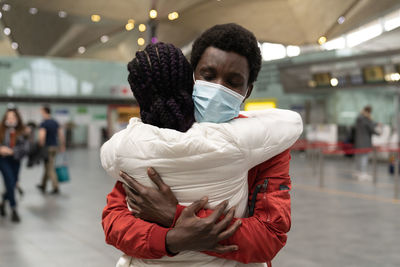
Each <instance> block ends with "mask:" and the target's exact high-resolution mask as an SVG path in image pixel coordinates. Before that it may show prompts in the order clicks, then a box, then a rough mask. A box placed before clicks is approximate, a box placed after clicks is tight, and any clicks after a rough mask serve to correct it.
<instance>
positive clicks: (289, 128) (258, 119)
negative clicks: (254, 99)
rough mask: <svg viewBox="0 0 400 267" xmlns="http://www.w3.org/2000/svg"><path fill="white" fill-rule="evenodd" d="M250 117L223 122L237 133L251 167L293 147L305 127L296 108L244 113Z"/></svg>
mask: <svg viewBox="0 0 400 267" xmlns="http://www.w3.org/2000/svg"><path fill="white" fill-rule="evenodd" d="M243 114H244V115H245V116H248V117H247V118H241V119H235V120H232V121H231V122H229V123H224V124H221V127H224V128H225V129H226V132H228V133H229V134H230V135H232V136H233V138H234V140H235V142H236V144H237V146H238V148H240V149H241V151H242V152H243V154H244V156H243V158H244V159H245V160H246V162H247V164H248V165H247V166H246V167H247V169H251V168H253V167H254V166H256V165H258V164H260V163H262V162H264V161H266V160H268V159H270V158H272V157H274V156H276V155H278V154H279V153H282V152H283V151H285V150H286V149H288V148H289V147H291V146H292V145H293V144H294V143H295V142H296V140H297V139H298V138H299V136H300V135H301V133H302V131H303V123H302V119H301V117H300V115H299V114H298V113H296V112H293V111H290V110H283V109H268V110H262V111H252V112H245V113H243Z"/></svg>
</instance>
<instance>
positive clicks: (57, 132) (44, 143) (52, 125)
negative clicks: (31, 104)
mask: <svg viewBox="0 0 400 267" xmlns="http://www.w3.org/2000/svg"><path fill="white" fill-rule="evenodd" d="M41 113H42V117H43V122H42V123H41V124H40V126H39V145H40V146H41V147H43V148H44V149H45V154H46V157H45V160H44V174H43V178H42V182H41V183H40V184H39V185H37V187H38V189H39V190H40V191H41V192H42V193H45V192H46V185H47V181H48V180H49V179H50V180H51V182H52V184H53V191H52V192H51V194H59V193H60V189H59V186H58V178H57V174H56V171H55V159H56V155H57V152H64V151H65V138H64V132H63V130H62V128H61V127H60V125H59V124H58V122H57V121H56V120H54V119H53V118H52V117H51V109H50V107H47V106H44V107H42V108H41Z"/></svg>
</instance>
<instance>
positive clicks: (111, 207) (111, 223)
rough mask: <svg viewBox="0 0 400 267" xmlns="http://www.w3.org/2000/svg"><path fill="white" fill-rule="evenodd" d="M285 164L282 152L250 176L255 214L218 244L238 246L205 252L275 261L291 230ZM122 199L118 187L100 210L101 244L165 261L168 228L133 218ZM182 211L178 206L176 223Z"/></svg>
mask: <svg viewBox="0 0 400 267" xmlns="http://www.w3.org/2000/svg"><path fill="white" fill-rule="evenodd" d="M289 161H290V152H289V150H286V151H284V152H282V153H281V154H279V155H277V156H275V157H273V158H272V159H270V160H268V161H266V162H264V163H262V164H260V165H258V166H256V167H254V168H252V169H251V170H250V171H249V175H248V186H249V192H250V194H249V205H250V204H251V203H252V198H253V194H254V191H256V200H255V206H254V214H253V215H252V216H249V217H248V218H241V220H242V225H241V227H240V228H239V229H238V230H237V231H236V232H235V234H234V235H233V236H232V237H230V238H229V239H227V240H224V241H223V244H236V245H238V246H239V250H238V251H235V252H230V253H225V254H217V253H213V252H205V253H207V254H209V255H213V256H216V257H219V258H226V259H230V260H235V261H239V262H243V263H249V262H270V261H271V260H272V259H273V258H274V256H275V255H276V254H277V253H278V251H279V250H280V249H281V248H282V247H283V246H284V245H285V244H286V239H287V236H286V233H287V232H288V231H289V230H290V223H291V220H290V195H289V191H290V188H291V183H290V177H289ZM266 181H267V182H266ZM125 197H126V195H125V191H124V189H123V188H122V184H121V183H120V182H117V183H116V185H115V187H114V188H113V190H112V191H111V193H110V194H109V195H108V196H107V205H106V206H105V208H104V210H103V217H102V224H103V229H104V233H105V236H106V242H107V243H108V244H110V245H113V246H114V247H116V248H117V249H119V250H121V251H123V252H124V253H125V254H127V255H130V256H132V257H135V258H146V259H157V258H161V257H163V256H170V255H168V254H167V252H166V249H165V237H166V234H167V232H168V231H169V228H164V227H161V226H159V225H157V224H155V223H149V222H146V221H143V220H141V219H138V218H135V217H134V216H133V215H132V214H131V212H130V211H129V210H128V207H127V204H126V200H125ZM183 209H184V207H183V206H181V205H178V207H177V211H176V217H175V219H176V218H177V217H178V216H180V214H181V212H182V210H183ZM211 213H212V211H211V210H202V211H200V212H199V214H198V216H199V217H207V216H208V215H209V214H211ZM235 220H236V219H235Z"/></svg>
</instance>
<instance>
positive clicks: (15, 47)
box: [11, 42, 18, 50]
mask: <svg viewBox="0 0 400 267" xmlns="http://www.w3.org/2000/svg"><path fill="white" fill-rule="evenodd" d="M11 48H12V49H14V50H17V49H18V43H16V42H12V43H11Z"/></svg>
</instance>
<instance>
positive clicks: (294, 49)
mask: <svg viewBox="0 0 400 267" xmlns="http://www.w3.org/2000/svg"><path fill="white" fill-rule="evenodd" d="M286 54H287V56H288V57H296V56H298V55H300V47H298V46H297V45H288V46H287V47H286Z"/></svg>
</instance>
